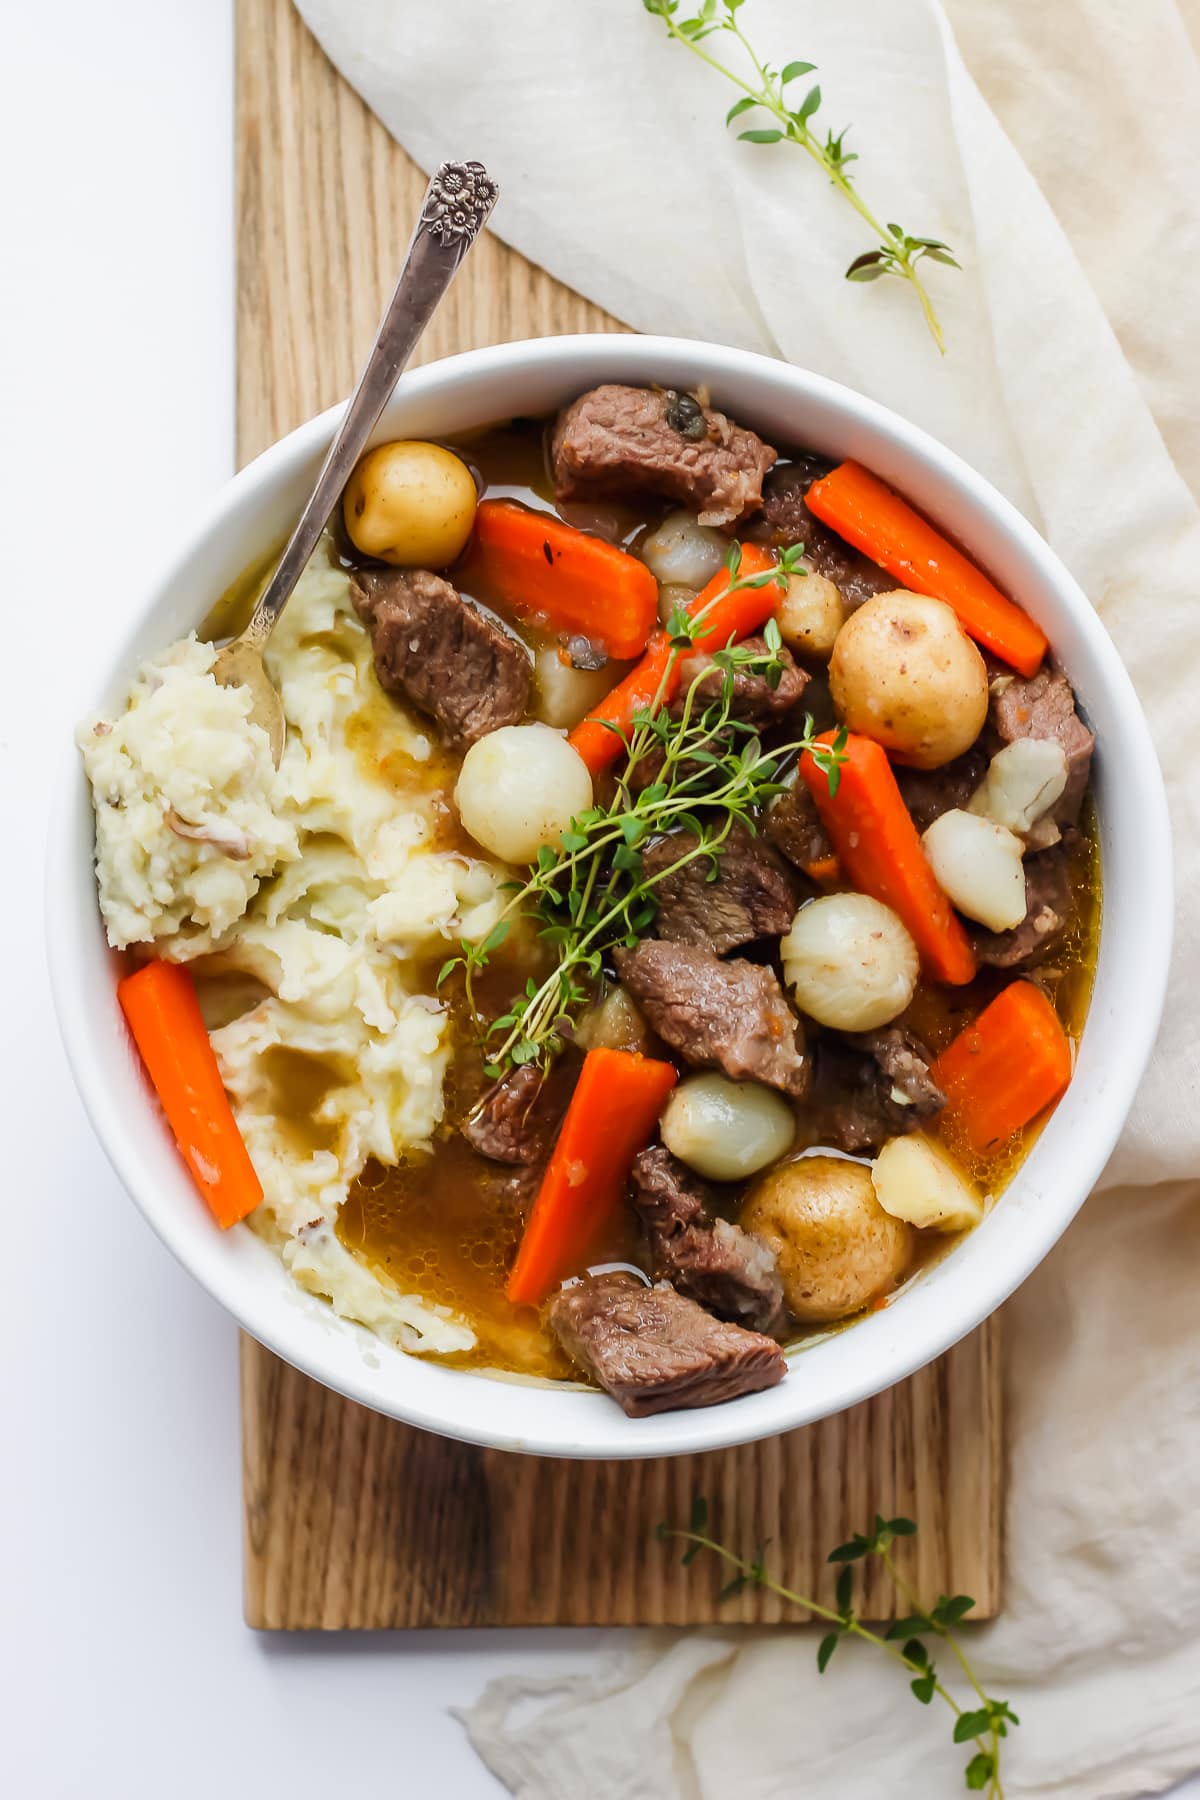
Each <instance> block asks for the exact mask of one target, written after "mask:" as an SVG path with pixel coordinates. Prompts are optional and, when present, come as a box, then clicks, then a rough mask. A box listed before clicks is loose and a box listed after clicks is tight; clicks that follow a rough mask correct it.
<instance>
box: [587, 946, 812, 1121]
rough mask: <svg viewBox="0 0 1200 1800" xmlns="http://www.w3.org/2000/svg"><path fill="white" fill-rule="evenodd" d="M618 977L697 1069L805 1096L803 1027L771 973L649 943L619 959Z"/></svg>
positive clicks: (619, 955) (709, 953)
mask: <svg viewBox="0 0 1200 1800" xmlns="http://www.w3.org/2000/svg"><path fill="white" fill-rule="evenodd" d="M614 960H615V961H616V965H617V971H618V973H619V975H620V977H621V980H622V981H623V982H624V983H625V986H626V987H627V988H628V990H629V992H630V993H631V994H632V995H633V997H634V999H635V1000H636V1001H637V1003H638V1005H639V1006H640V1007H641V1009H642V1011H643V1012H644V1013H645V1015H646V1018H647V1019H648V1021H649V1023H650V1025H651V1026H652V1028H653V1029H654V1030H655V1031H657V1033H658V1035H659V1037H661V1038H662V1039H663V1040H664V1042H666V1043H668V1044H669V1045H670V1046H671V1048H672V1049H673V1050H678V1052H679V1054H680V1055H681V1056H682V1057H684V1058H685V1059H686V1061H688V1062H690V1063H692V1064H693V1065H695V1066H696V1067H697V1068H717V1069H722V1070H724V1072H725V1074H726V1075H728V1076H729V1077H730V1079H731V1080H733V1081H762V1082H765V1083H766V1085H767V1086H768V1087H775V1088H780V1089H781V1090H782V1091H783V1092H784V1093H785V1094H795V1095H797V1096H800V1095H803V1094H804V1093H805V1092H806V1091H807V1088H808V1081H809V1066H808V1062H807V1060H806V1058H805V1055H804V1035H803V1027H802V1026H801V1024H800V1021H799V1019H798V1018H797V1017H796V1015H795V1013H794V1012H793V1011H792V1009H791V1007H790V1006H789V1005H788V1003H787V1001H786V1000H785V998H784V994H783V989H782V988H781V987H780V985H779V981H778V979H777V977H776V976H775V974H774V972H773V971H772V970H771V969H764V968H761V967H760V966H759V965H758V964H757V963H751V962H746V961H744V960H743V959H742V958H741V957H735V958H734V959H733V960H732V961H730V962H722V961H721V959H720V958H719V957H717V956H714V955H713V953H712V951H711V950H704V949H701V948H699V947H698V946H695V945H691V944H664V943H653V942H643V943H640V944H637V945H635V946H634V948H633V949H631V950H625V949H622V950H618V951H617V952H616V953H615V959H614Z"/></svg>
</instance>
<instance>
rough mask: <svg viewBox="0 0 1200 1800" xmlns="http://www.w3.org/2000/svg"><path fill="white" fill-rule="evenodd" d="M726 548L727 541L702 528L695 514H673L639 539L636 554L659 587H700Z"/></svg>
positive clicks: (711, 529)
mask: <svg viewBox="0 0 1200 1800" xmlns="http://www.w3.org/2000/svg"><path fill="white" fill-rule="evenodd" d="M728 549H729V539H728V538H727V537H725V536H724V535H723V533H721V532H719V531H715V530H714V529H713V527H712V526H711V525H701V523H700V521H699V519H697V518H696V516H695V514H694V513H690V512H673V513H668V514H667V516H666V518H665V519H664V520H663V522H662V524H661V525H660V526H658V528H657V529H656V530H654V531H652V532H651V533H650V535H649V537H647V538H643V539H642V542H641V544H640V545H639V546H638V555H639V556H640V557H641V559H642V561H643V562H644V563H645V565H646V567H647V568H648V569H649V571H650V573H651V574H652V575H653V577H654V579H655V581H657V582H659V583H660V584H661V585H662V586H664V587H666V586H682V587H689V588H702V587H703V586H704V585H705V583H706V582H708V581H711V580H712V578H713V576H714V575H715V574H716V572H717V570H718V569H719V568H720V567H721V564H722V563H723V562H724V561H725V555H726V552H727V551H728Z"/></svg>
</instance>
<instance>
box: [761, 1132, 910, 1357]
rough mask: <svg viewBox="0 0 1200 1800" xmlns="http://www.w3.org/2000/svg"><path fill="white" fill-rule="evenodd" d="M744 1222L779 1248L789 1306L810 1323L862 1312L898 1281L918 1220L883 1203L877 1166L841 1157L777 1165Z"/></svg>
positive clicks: (764, 1181) (765, 1181)
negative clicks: (895, 1213)
mask: <svg viewBox="0 0 1200 1800" xmlns="http://www.w3.org/2000/svg"><path fill="white" fill-rule="evenodd" d="M738 1224H739V1225H741V1226H742V1228H743V1229H744V1230H746V1231H753V1232H755V1233H757V1235H758V1236H759V1237H760V1238H762V1239H763V1240H764V1242H765V1243H766V1244H767V1245H768V1246H769V1247H770V1248H771V1249H772V1250H773V1251H774V1252H775V1255H776V1258H777V1260H778V1264H779V1277H780V1280H781V1281H782V1282H783V1291H784V1296H785V1298H786V1300H787V1303H788V1306H789V1308H790V1309H791V1311H792V1313H793V1314H794V1315H795V1317H796V1318H797V1319H799V1320H800V1321H801V1322H802V1323H804V1324H813V1325H820V1324H828V1323H830V1322H831V1321H832V1320H834V1319H844V1318H847V1317H848V1316H849V1314H851V1313H856V1312H859V1311H861V1309H862V1308H863V1307H864V1306H868V1305H869V1304H870V1302H871V1301H872V1300H874V1299H876V1298H877V1297H878V1296H879V1295H880V1294H886V1293H888V1292H889V1291H890V1290H891V1289H892V1288H893V1287H895V1285H896V1283H897V1282H898V1281H899V1280H900V1278H901V1276H902V1275H903V1274H904V1271H905V1269H906V1268H907V1267H908V1262H909V1258H910V1256H911V1254H912V1246H913V1235H912V1227H911V1226H909V1225H907V1224H905V1222H904V1221H903V1220H902V1219H894V1218H893V1217H892V1216H891V1214H890V1213H886V1212H885V1211H884V1210H883V1208H882V1206H880V1204H879V1201H878V1199H877V1198H876V1194H875V1187H874V1183H873V1182H872V1180H871V1171H870V1169H868V1168H866V1167H865V1166H864V1165H863V1164H862V1163H854V1162H846V1161H844V1160H843V1159H842V1158H841V1157H837V1156H802V1157H800V1158H799V1159H798V1160H797V1161H796V1162H789V1163H784V1164H782V1166H781V1167H779V1168H777V1169H771V1170H770V1171H769V1172H768V1173H767V1174H766V1175H764V1176H763V1177H762V1180H761V1181H757V1182H755V1184H754V1186H753V1187H752V1188H751V1190H750V1192H749V1193H748V1194H747V1196H746V1198H745V1200H744V1201H743V1203H742V1209H741V1212H740V1213H739V1215H738Z"/></svg>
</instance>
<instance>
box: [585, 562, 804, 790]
mask: <svg viewBox="0 0 1200 1800" xmlns="http://www.w3.org/2000/svg"><path fill="white" fill-rule="evenodd" d="M740 548H741V552H742V560H741V563H740V564H739V567H738V574H739V576H744V575H762V574H765V573H766V572H767V570H768V569H772V568H774V566H775V559H774V557H773V556H770V555H768V553H767V552H766V551H765V550H760V549H759V547H758V545H757V544H743V545H741V546H740ZM728 587H729V570H728V569H719V570H718V571H717V573H716V574H715V575H714V576H713V578H712V580H711V581H710V582H709V583H708V585H707V587H703V588H701V590H700V592H699V593H698V594H697V595H696V598H695V599H694V600H693V601H692V602H691V603H690V604H689V606H688V609H687V610H688V614H689V616H690V617H691V618H693V619H694V618H696V617H698V616H699V615H700V614H701V613H703V614H704V619H703V624H702V626H701V629H700V630H698V631H697V632H696V636H695V640H694V641H695V644H696V647H697V649H700V650H708V651H712V650H724V649H725V648H726V646H727V645H728V644H731V643H736V642H737V641H738V640H739V639H740V638H744V637H749V636H750V634H751V633H752V632H754V631H757V630H758V628H759V626H760V625H765V624H766V622H767V620H768V619H769V618H770V617H771V614H772V613H773V612H774V611H775V608H776V606H777V605H778V602H779V589H778V588H777V587H776V586H775V584H774V582H766V583H765V584H764V585H763V586H762V587H758V588H738V589H736V590H735V592H733V593H732V594H729V593H727V592H726V590H727V588H728ZM679 660H680V658H679V655H678V654H675V655H673V654H672V649H671V642H670V639H669V638H668V637H667V634H666V633H665V632H663V631H656V632H655V633H654V635H653V637H652V638H651V639H650V641H649V643H648V644H647V646H646V653H645V655H644V656H643V657H642V659H641V661H640V662H639V663H637V664H636V666H635V667H634V668H632V669H631V670H630V671H629V673H628V675H627V676H626V677H625V679H624V681H619V682H618V683H617V685H616V687H615V688H613V690H612V692H611V693H608V694H606V695H605V696H604V698H603V700H602V701H601V702H600V704H599V706H597V707H595V708H594V709H593V710H592V711H591V712H590V713H589V714H588V715H587V718H586V719H583V720H581V721H580V723H579V724H578V725H577V726H576V727H575V729H574V731H573V732H572V733H571V735H570V738H569V740H568V741H569V742H570V743H571V744H573V745H574V747H575V749H576V750H578V752H579V754H580V756H582V758H583V760H584V762H585V763H586V764H587V766H588V768H589V769H590V770H591V771H592V774H593V775H599V774H600V772H601V770H602V769H607V768H608V767H609V765H610V764H611V763H614V762H615V761H616V760H617V758H618V756H619V755H620V754H621V750H622V744H621V739H620V738H619V737H618V736H617V734H616V732H614V731H610V730H609V729H608V725H619V726H620V728H621V730H622V731H623V732H624V733H625V736H626V737H628V736H629V733H630V730H631V729H632V723H633V715H634V713H635V712H637V711H638V710H639V709H640V708H642V707H647V706H650V705H652V704H653V701H654V697H655V695H656V694H658V693H659V686H660V683H662V692H661V703H662V704H663V705H664V706H666V705H668V704H669V703H670V702H671V701H672V700H673V699H674V698H675V695H676V693H677V692H678V690H679ZM664 676H665V677H666V680H665V682H664V681H663V677H664ZM606 721H607V724H606Z"/></svg>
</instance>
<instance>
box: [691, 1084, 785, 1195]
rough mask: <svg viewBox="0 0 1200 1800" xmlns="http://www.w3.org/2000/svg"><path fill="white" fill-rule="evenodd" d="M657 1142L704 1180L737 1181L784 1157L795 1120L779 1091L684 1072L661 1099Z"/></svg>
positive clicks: (757, 1085) (755, 1173)
mask: <svg viewBox="0 0 1200 1800" xmlns="http://www.w3.org/2000/svg"><path fill="white" fill-rule="evenodd" d="M659 1129H660V1131H661V1132H662V1141H663V1143H664V1144H665V1145H666V1146H667V1149H668V1150H669V1151H670V1152H671V1155H672V1156H677V1157H678V1158H679V1160H680V1162H683V1163H686V1164H687V1165H688V1168H689V1169H695V1171H696V1173H697V1175H705V1176H707V1177H708V1179H709V1180H710V1181H740V1180H741V1179H742V1178H743V1176H746V1175H757V1173H758V1171H759V1170H760V1169H765V1168H766V1167H767V1164H768V1163H773V1162H777V1161H778V1160H779V1158H780V1157H781V1156H786V1155H787V1153H788V1151H789V1150H790V1149H791V1147H792V1141H793V1139H794V1138H795V1135H796V1120H795V1115H794V1114H793V1112H792V1109H791V1107H790V1106H789V1105H788V1103H787V1101H786V1100H785V1099H784V1098H783V1095H782V1094H777V1093H775V1091H774V1089H772V1088H767V1087H761V1086H760V1085H759V1084H758V1082H756V1081H730V1080H729V1078H728V1076H725V1075H689V1076H688V1078H687V1080H686V1081H681V1082H680V1083H679V1086H678V1087H677V1088H676V1089H675V1090H674V1092H673V1093H672V1095H671V1098H670V1099H669V1100H668V1101H667V1104H666V1108H665V1110H664V1112H663V1115H662V1119H661V1121H660V1123H659Z"/></svg>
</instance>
